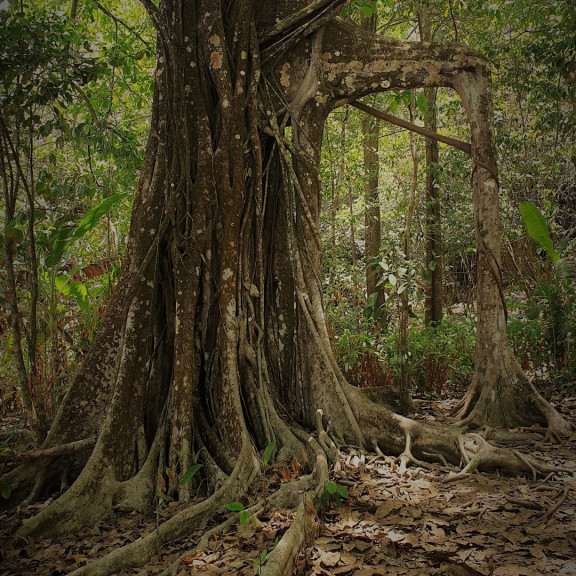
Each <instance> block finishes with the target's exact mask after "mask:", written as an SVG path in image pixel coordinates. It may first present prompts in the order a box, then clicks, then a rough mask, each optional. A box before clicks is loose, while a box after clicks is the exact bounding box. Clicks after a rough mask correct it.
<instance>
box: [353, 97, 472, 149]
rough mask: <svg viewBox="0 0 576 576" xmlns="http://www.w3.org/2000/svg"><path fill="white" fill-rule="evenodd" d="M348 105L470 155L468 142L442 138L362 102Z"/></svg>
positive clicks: (470, 147) (435, 133)
mask: <svg viewBox="0 0 576 576" xmlns="http://www.w3.org/2000/svg"><path fill="white" fill-rule="evenodd" d="M350 104H351V105H352V106H354V107H355V108H358V110H362V112H366V114H371V115H372V116H374V117H376V118H380V120H385V121H386V122H390V124H395V125H396V126H400V127H401V128H404V129H406V130H410V131H411V132H416V133H418V134H421V135H422V136H426V137H427V138H431V139H432V140H438V142H443V143H444V144H448V145H449V146H453V147H454V148H458V150H462V152H465V153H466V154H468V156H471V155H472V146H471V145H470V144H469V143H468V142H463V141H462V140H457V139H456V138H450V136H443V135H442V134H438V133H437V132H434V131H433V130H428V129H427V128H422V127H421V126H417V125H416V124H413V123H411V122H407V121H406V120H402V119H400V118H397V117H396V116H392V114H387V113H386V112H382V111H380V110H376V108H372V107H371V106H366V104H363V103H362V102H358V101H355V102H351V103H350Z"/></svg>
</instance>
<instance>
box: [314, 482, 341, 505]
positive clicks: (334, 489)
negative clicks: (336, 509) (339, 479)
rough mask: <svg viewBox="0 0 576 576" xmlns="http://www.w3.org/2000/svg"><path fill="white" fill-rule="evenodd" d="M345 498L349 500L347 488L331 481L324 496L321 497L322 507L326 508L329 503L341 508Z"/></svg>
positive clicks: (327, 484)
mask: <svg viewBox="0 0 576 576" xmlns="http://www.w3.org/2000/svg"><path fill="white" fill-rule="evenodd" d="M343 498H344V499H346V498H348V491H347V490H346V488H344V486H341V485H340V484H336V482H332V481H331V480H329V481H328V482H326V486H325V487H324V492H322V496H320V506H321V507H322V508H325V507H326V505H327V504H328V503H329V502H334V503H335V504H336V506H340V505H341V504H342V499H343Z"/></svg>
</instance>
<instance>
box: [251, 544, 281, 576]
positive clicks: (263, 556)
mask: <svg viewBox="0 0 576 576" xmlns="http://www.w3.org/2000/svg"><path fill="white" fill-rule="evenodd" d="M276 546H278V538H276V539H275V540H274V546H273V547H272V550H270V551H268V550H267V549H264V550H262V551H261V552H260V554H259V555H258V557H257V558H255V559H254V568H255V569H256V574H258V576H261V574H262V569H263V568H264V565H265V564H266V562H268V558H270V555H271V554H272V552H273V551H274V548H276Z"/></svg>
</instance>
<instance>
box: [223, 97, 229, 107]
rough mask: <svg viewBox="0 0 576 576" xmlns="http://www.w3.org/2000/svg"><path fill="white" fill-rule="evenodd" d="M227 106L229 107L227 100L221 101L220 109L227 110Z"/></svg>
mask: <svg viewBox="0 0 576 576" xmlns="http://www.w3.org/2000/svg"><path fill="white" fill-rule="evenodd" d="M228 106H230V102H228V99H227V98H224V100H222V108H228Z"/></svg>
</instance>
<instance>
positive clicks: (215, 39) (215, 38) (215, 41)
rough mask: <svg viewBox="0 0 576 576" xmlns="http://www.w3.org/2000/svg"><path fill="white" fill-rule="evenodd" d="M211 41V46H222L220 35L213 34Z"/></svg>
mask: <svg viewBox="0 0 576 576" xmlns="http://www.w3.org/2000/svg"><path fill="white" fill-rule="evenodd" d="M209 40H210V44H212V45H213V46H220V36H218V34H213V35H212V36H210V38H209Z"/></svg>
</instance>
